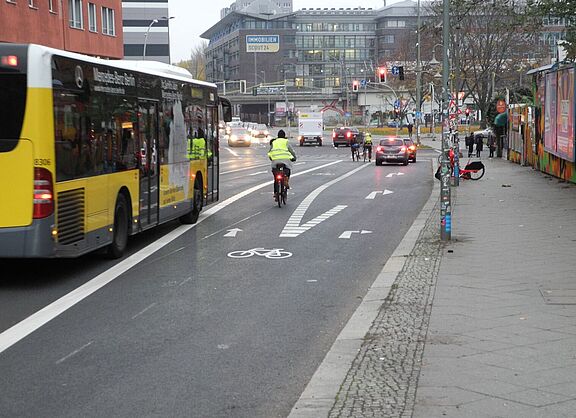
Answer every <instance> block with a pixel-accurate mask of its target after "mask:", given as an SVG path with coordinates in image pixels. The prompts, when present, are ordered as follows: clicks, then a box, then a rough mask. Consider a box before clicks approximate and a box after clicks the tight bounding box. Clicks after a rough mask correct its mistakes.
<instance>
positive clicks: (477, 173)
mask: <svg viewBox="0 0 576 418" xmlns="http://www.w3.org/2000/svg"><path fill="white" fill-rule="evenodd" d="M448 156H449V159H450V161H449V164H450V171H453V170H454V151H453V150H452V148H450V150H448ZM441 166H442V154H440V155H439V156H438V170H436V174H435V177H436V178H437V179H438V180H440V169H441ZM485 171H486V167H485V166H484V163H482V161H472V160H470V159H469V160H468V162H467V163H466V165H465V166H464V168H462V166H461V165H460V169H459V172H458V177H460V178H462V179H464V180H480V179H481V178H482V177H483V176H484V172H485Z"/></svg>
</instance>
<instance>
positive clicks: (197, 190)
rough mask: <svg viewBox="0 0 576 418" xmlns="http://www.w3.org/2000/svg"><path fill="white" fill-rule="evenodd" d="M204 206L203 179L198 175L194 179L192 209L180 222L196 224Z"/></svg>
mask: <svg viewBox="0 0 576 418" xmlns="http://www.w3.org/2000/svg"><path fill="white" fill-rule="evenodd" d="M203 207H204V194H203V193H202V179H201V178H199V177H196V181H194V201H193V202H192V210H191V211H190V212H189V213H187V214H186V215H183V216H181V217H180V222H182V223H183V224H194V223H196V221H198V217H200V212H201V211H202V208H203Z"/></svg>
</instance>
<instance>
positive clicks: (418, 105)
mask: <svg viewBox="0 0 576 418" xmlns="http://www.w3.org/2000/svg"><path fill="white" fill-rule="evenodd" d="M416 8H417V13H418V14H417V18H416V26H417V27H416V38H417V41H416V42H417V44H416V118H415V119H416V120H415V122H416V143H417V144H418V145H420V115H421V114H422V99H421V94H422V92H421V91H420V90H421V89H422V86H421V84H422V62H421V60H420V0H418V5H417V6H416Z"/></svg>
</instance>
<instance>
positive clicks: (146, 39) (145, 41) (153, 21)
mask: <svg viewBox="0 0 576 418" xmlns="http://www.w3.org/2000/svg"><path fill="white" fill-rule="evenodd" d="M170 19H174V16H170V17H166V16H162V17H159V18H158V19H152V21H151V22H150V24H149V25H148V29H146V34H145V35H144V51H143V52H142V60H145V59H146V45H147V44H148V34H149V33H150V28H152V25H154V24H156V23H158V22H159V21H161V20H170Z"/></svg>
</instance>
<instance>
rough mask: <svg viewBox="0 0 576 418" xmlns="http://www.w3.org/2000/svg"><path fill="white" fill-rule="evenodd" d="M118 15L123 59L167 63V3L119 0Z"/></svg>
mask: <svg viewBox="0 0 576 418" xmlns="http://www.w3.org/2000/svg"><path fill="white" fill-rule="evenodd" d="M122 11H123V20H122V23H123V31H124V58H125V59H133V60H141V59H143V58H145V59H147V60H153V61H160V62H165V63H170V19H169V17H170V13H169V8H168V0H123V1H122ZM144 55H146V56H145V57H144Z"/></svg>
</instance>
